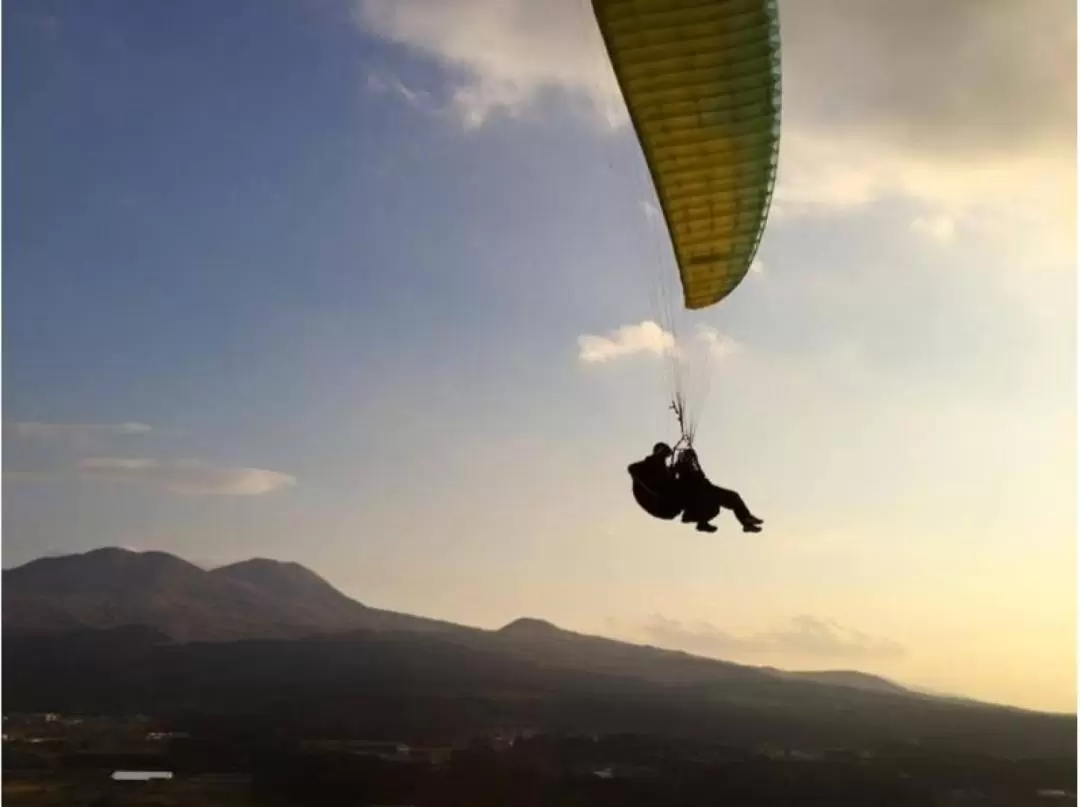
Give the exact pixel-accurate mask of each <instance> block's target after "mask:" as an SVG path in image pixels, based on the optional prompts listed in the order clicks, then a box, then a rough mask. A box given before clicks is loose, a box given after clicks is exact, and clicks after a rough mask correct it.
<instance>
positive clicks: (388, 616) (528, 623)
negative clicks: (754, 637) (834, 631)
mask: <svg viewBox="0 0 1080 807" xmlns="http://www.w3.org/2000/svg"><path fill="white" fill-rule="evenodd" d="M125 625H147V626H151V627H153V628H156V629H157V630H160V631H162V632H163V633H165V634H167V635H168V636H169V637H171V638H172V639H173V640H175V641H181V642H186V641H232V640H240V639H264V638H298V637H301V636H305V635H311V634H316V633H321V634H342V633H348V632H351V631H406V632H417V631H420V632H436V633H440V634H446V635H453V636H454V637H455V641H457V642H458V643H459V644H461V645H463V646H468V647H470V648H473V649H475V650H480V651H483V652H491V653H498V654H502V655H504V656H510V657H514V658H518V659H524V660H526V661H529V662H532V663H534V664H537V665H541V666H543V667H547V668H559V669H565V670H578V671H583V672H594V673H608V674H611V675H618V676H632V677H637V678H642V679H646V680H649V681H654V682H657V683H662V684H709V683H713V682H717V681H733V680H746V681H760V680H763V679H765V678H768V677H770V676H780V677H785V676H786V677H788V678H790V679H792V680H796V679H798V680H805V681H815V682H818V683H826V684H838V685H844V686H857V687H859V688H864V689H865V688H876V689H879V690H881V691H904V690H903V689H902V688H901V687H897V686H896V685H893V684H891V683H889V682H886V681H884V680H883V679H876V678H874V677H873V676H867V675H864V674H862V673H786V672H783V671H779V670H771V669H760V668H756V667H750V666H746V665H741V664H733V663H730V662H724V661H718V660H715V659H707V658H701V657H698V656H693V655H690V654H688V653H683V652H679V651H673V650H663V649H660V648H655V647H647V646H641V645H635V644H630V643H627V642H620V641H616V640H613V639H605V638H601V637H597V636H587V635H583V634H579V633H574V632H572V631H568V630H563V629H561V628H559V627H556V626H555V625H553V624H551V623H550V622H547V621H544V620H542V619H533V618H522V619H517V620H515V621H513V622H511V623H509V624H507V625H505V626H504V627H502V628H500V629H499V630H497V631H484V630H480V629H476V628H468V627H465V626H461V625H454V624H452V623H448V622H440V621H438V620H433V619H424V618H421V617H415V616H410V615H408V614H400V613H395V612H393V611H385V610H380V609H376V608H371V607H369V606H367V605H364V604H362V603H359V602H357V601H356V600H353V599H351V598H349V597H347V596H345V595H344V594H342V593H341V592H340V591H338V590H337V589H336V588H334V587H333V586H332V585H330V583H328V582H327V581H326V580H324V579H323V578H321V577H319V576H318V575H317V574H315V573H314V572H312V571H311V570H309V569H306V568H304V567H303V566H301V565H300V564H298V563H289V562H282V561H277V560H269V559H266V558H253V559H251V560H246V561H242V562H240V563H233V564H229V565H227V566H222V567H220V568H216V569H211V570H206V569H202V568H200V567H198V566H196V565H194V564H192V563H189V562H187V561H185V560H182V559H180V558H177V557H174V556H173V555H169V554H167V553H164V552H133V551H130V550H126V549H116V548H106V549H97V550H93V551H90V552H86V553H84V554H80V555H68V556H64V557H54V558H42V559H40V560H35V561H32V562H30V563H27V564H26V565H24V566H20V567H17V568H14V569H10V570H5V571H4V573H3V626H4V632H5V633H6V634H12V635H18V634H37V633H49V632H62V631H70V630H73V629H76V628H97V629H107V628H117V627H122V626H125Z"/></svg>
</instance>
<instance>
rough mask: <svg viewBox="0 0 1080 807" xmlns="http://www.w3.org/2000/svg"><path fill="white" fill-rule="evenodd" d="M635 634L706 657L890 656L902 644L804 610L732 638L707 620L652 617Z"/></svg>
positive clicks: (898, 652)
mask: <svg viewBox="0 0 1080 807" xmlns="http://www.w3.org/2000/svg"><path fill="white" fill-rule="evenodd" d="M639 633H640V634H641V635H642V636H643V637H644V638H645V639H646V640H647V641H649V642H651V643H653V644H656V645H659V646H662V647H668V648H672V649H679V650H685V651H687V652H691V653H698V654H701V655H706V656H717V657H723V656H728V655H740V656H748V655H750V656H758V655H765V656H768V655H775V654H778V653H783V654H789V655H798V656H804V657H812V658H815V659H867V658H895V657H898V656H902V655H903V654H904V648H903V647H902V646H901V645H899V644H897V643H896V642H894V641H892V640H889V639H882V638H878V637H874V636H870V635H869V634H866V633H863V632H862V631H858V630H855V629H852V628H847V627H844V626H842V625H839V624H837V623H836V622H833V621H832V620H828V619H821V618H819V617H815V616H809V615H806V614H803V615H800V616H796V617H794V618H793V619H792V620H791V621H790V623H789V624H788V625H786V626H784V627H782V628H778V629H776V630H771V631H765V632H762V633H756V634H750V635H746V636H738V635H736V634H732V633H728V632H726V631H723V630H721V629H720V628H718V627H716V626H715V625H712V624H710V623H708V622H696V623H692V624H690V623H685V622H680V621H679V620H675V619H669V618H667V617H664V616H661V615H660V614H656V615H654V616H653V617H652V618H651V619H650V620H649V621H648V622H646V623H645V624H644V625H643V626H642V627H641V628H640V629H639Z"/></svg>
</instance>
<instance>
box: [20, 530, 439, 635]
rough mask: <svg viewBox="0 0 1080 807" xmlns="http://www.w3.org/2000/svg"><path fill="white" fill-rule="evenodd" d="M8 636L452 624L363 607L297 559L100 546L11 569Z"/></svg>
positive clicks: (302, 631) (300, 631)
mask: <svg viewBox="0 0 1080 807" xmlns="http://www.w3.org/2000/svg"><path fill="white" fill-rule="evenodd" d="M3 589H4V590H3V628H4V632H5V633H6V634H28V633H42V632H56V631H65V630H71V629H74V628H79V627H83V628H115V627H121V626H125V625H149V626H153V627H154V628H157V629H158V630H161V631H163V632H164V633H165V634H167V635H168V636H169V637H171V638H172V639H173V640H175V641H223V640H226V641H227V640H235V639H252V638H290V637H293V638H294V637H298V636H304V635H309V634H312V633H336V632H342V631H349V630H358V629H367V630H422V631H429V630H441V629H443V628H444V627H445V628H446V629H451V628H452V627H453V626H450V625H449V624H448V623H440V622H438V621H436V620H426V619H422V618H419V617H411V616H407V615H405V614H395V613H393V612H389V611H381V610H378V609H375V608H368V607H367V606H365V605H363V604H361V603H358V602H356V601H355V600H352V599H350V598H348V597H346V596H345V595H344V594H342V593H341V592H339V591H338V590H337V589H335V588H334V587H333V586H331V585H330V584H329V583H327V582H326V581H325V580H323V579H322V578H321V577H319V576H318V575H316V574H315V573H314V572H311V571H309V570H308V569H305V568H304V567H303V566H300V565H299V564H296V563H280V562H278V561H272V560H264V559H255V560H249V561H245V562H243V563H236V564H232V565H229V566H224V567H222V568H219V569H213V570H210V571H207V570H205V569H201V568H199V567H198V566H196V565H194V564H192V563H189V562H187V561H185V560H181V559H180V558H177V557H175V556H173V555H170V554H167V553H165V552H133V551H130V550H126V549H117V548H105V549H96V550H93V551H90V552H86V553H83V554H79V555H66V556H62V557H51V558H41V559H39V560H35V561H31V562H30V563H27V564H25V565H23V566H19V567H17V568H14V569H5V570H4V572H3Z"/></svg>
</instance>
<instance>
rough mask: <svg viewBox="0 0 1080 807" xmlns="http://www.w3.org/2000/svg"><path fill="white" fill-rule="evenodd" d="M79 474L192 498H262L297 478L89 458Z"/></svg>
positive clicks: (202, 465)
mask: <svg viewBox="0 0 1080 807" xmlns="http://www.w3.org/2000/svg"><path fill="white" fill-rule="evenodd" d="M77 473H78V474H79V475H80V476H83V477H87V478H94V479H108V480H114V481H119V482H130V483H134V484H143V485H149V486H152V487H158V488H162V489H164V490H167V491H169V492H171V493H179V494H184V495H189V496H261V495H263V494H265V493H272V492H274V491H276V490H280V489H282V488H286V487H290V486H292V485H295V484H296V478H295V477H293V476H289V475H288V474H283V473H279V472H277V471H268V470H265V469H262V468H230V467H223V466H219V465H213V464H211V463H208V462H201V461H199V460H172V461H166V460H154V459H139V458H129V457H88V458H86V459H83V460H81V461H80V462H79V464H78V468H77Z"/></svg>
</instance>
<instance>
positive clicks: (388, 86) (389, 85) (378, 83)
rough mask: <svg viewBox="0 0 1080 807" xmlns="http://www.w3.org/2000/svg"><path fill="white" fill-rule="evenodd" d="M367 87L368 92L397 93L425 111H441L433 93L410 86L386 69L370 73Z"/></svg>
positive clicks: (378, 93)
mask: <svg viewBox="0 0 1080 807" xmlns="http://www.w3.org/2000/svg"><path fill="white" fill-rule="evenodd" d="M367 88H368V92H371V93H374V94H375V95H395V96H397V97H399V98H402V99H404V100H405V102H406V103H407V104H408V105H409V106H411V107H413V108H414V109H419V110H422V111H424V112H437V111H439V110H438V104H437V103H436V102H435V99H434V98H432V97H431V93H428V92H426V91H424V90H415V89H413V88H411V87H408V86H406V85H405V84H404V82H402V81H401V79H399V78H397V77H396V76H393V75H391V74H390V73H387V72H386V71H377V72H372V73H369V74H368V77H367Z"/></svg>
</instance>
